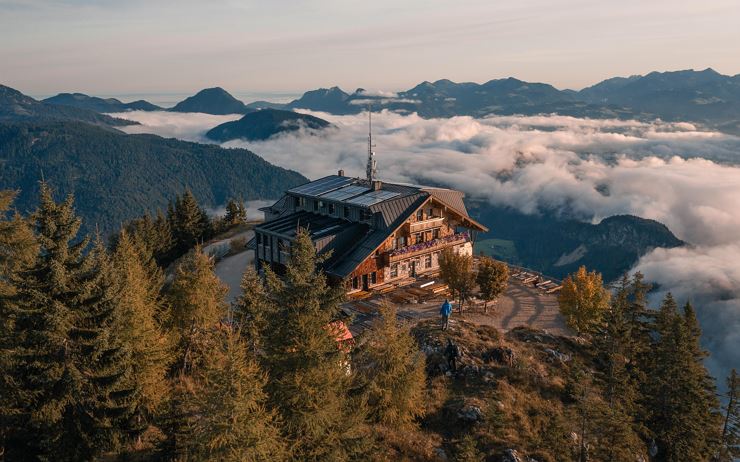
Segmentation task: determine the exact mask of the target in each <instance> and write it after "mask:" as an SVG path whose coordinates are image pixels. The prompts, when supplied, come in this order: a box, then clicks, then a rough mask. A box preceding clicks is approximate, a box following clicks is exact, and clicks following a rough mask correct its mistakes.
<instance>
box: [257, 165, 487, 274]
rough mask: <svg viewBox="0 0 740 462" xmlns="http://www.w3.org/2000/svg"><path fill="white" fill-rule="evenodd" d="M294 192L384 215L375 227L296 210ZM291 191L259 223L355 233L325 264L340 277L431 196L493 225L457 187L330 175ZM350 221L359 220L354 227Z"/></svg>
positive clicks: (285, 229) (279, 228)
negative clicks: (474, 210)
mask: <svg viewBox="0 0 740 462" xmlns="http://www.w3.org/2000/svg"><path fill="white" fill-rule="evenodd" d="M378 185H379V188H378V187H377V186H378ZM288 195H293V196H299V197H307V198H312V199H316V200H323V201H333V202H339V203H342V204H345V205H350V206H354V207H363V208H366V209H369V210H370V211H371V212H373V214H376V216H378V215H379V220H377V221H376V222H375V224H374V226H373V227H370V226H368V225H362V226H360V224H359V223H352V222H349V221H347V220H342V219H339V218H332V217H326V216H323V215H318V214H313V213H309V212H295V213H293V212H291V210H292V209H291V207H289V204H288V201H287V199H286V198H287V197H288ZM288 195H286V196H285V197H283V198H282V199H281V200H280V201H278V202H276V203H275V204H274V205H273V206H271V207H270V211H271V212H273V213H278V218H277V219H275V220H272V221H269V222H266V223H263V224H261V225H259V226H258V229H265V230H268V231H273V232H277V233H279V234H281V235H283V236H286V237H288V238H290V235H289V233H290V232H291V231H292V232H293V233H294V232H295V229H297V225H298V224H299V223H301V220H303V222H302V223H301V224H300V226H301V227H306V226H308V227H309V231H314V230H316V229H317V228H325V229H329V233H332V232H333V231H334V230H338V229H341V230H342V231H347V232H348V233H351V234H352V235H353V239H352V242H351V243H350V244H349V245H342V246H340V247H341V248H340V247H337V248H334V249H333V251H334V254H333V255H332V257H331V259H330V260H329V261H327V262H326V264H325V265H326V266H325V268H324V269H325V271H326V272H327V273H328V274H332V275H334V276H337V277H340V278H345V277H347V276H348V275H349V274H350V273H352V271H354V270H355V268H357V266H358V265H360V264H361V263H362V262H363V261H365V260H366V259H367V258H368V257H369V256H371V255H372V254H373V252H375V251H376V250H377V249H378V247H380V246H381V245H382V244H383V242H385V240H386V239H387V238H388V237H389V236H390V235H391V234H393V232H394V231H395V230H396V229H398V227H399V226H401V225H402V224H403V222H404V221H405V220H406V219H407V218H408V217H410V216H411V215H412V214H413V213H415V212H416V211H417V210H418V209H419V207H421V206H422V205H424V203H426V202H427V201H428V200H430V198H431V199H434V200H435V201H436V202H438V203H440V204H442V205H443V206H445V207H447V208H449V209H451V210H452V211H453V212H454V213H456V214H457V215H459V216H460V217H461V218H462V221H463V223H464V225H465V226H467V227H469V228H472V229H478V230H480V231H487V230H488V229H487V228H486V227H485V226H483V225H481V224H480V223H478V222H477V221H475V220H473V219H472V218H470V216H469V215H468V211H467V209H466V207H465V203H464V201H463V198H464V197H465V195H464V194H463V193H462V192H460V191H456V190H453V189H445V188H435V187H426V186H414V185H404V184H397V183H386V182H378V183H377V184H376V187H375V188H373V185H372V184H371V183H370V182H368V181H366V180H363V179H359V178H348V177H344V176H339V175H329V176H326V177H324V178H320V179H318V180H315V181H311V182H308V183H305V184H303V185H300V186H297V187H295V188H293V189H290V190H288ZM275 222H277V223H275ZM273 223H275V224H274V225H273ZM342 223H343V224H342ZM350 225H355V226H354V227H352V228H349V226H350ZM337 232H339V231H337ZM312 234H313V233H312ZM312 237H314V236H312Z"/></svg>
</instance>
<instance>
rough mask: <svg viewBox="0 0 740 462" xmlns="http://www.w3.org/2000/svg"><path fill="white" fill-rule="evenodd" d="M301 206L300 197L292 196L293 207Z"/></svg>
mask: <svg viewBox="0 0 740 462" xmlns="http://www.w3.org/2000/svg"><path fill="white" fill-rule="evenodd" d="M300 206H301V198H300V197H294V198H293V207H296V208H297V207H300Z"/></svg>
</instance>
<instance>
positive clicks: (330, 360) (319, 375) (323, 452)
mask: <svg viewBox="0 0 740 462" xmlns="http://www.w3.org/2000/svg"><path fill="white" fill-rule="evenodd" d="M316 265H317V258H316V251H315V249H314V247H313V243H312V242H311V238H310V237H309V235H308V233H307V232H306V231H305V230H300V231H299V232H298V233H297V235H296V238H295V241H294V242H293V245H292V247H291V259H290V263H289V264H288V265H287V267H286V272H285V277H284V278H283V279H279V278H277V276H275V275H274V274H273V273H271V272H270V271H269V270H268V271H267V273H268V274H267V277H268V289H269V293H270V297H271V298H272V300H273V302H274V306H275V312H274V313H273V314H272V316H270V318H269V320H268V325H267V329H266V332H265V341H264V354H265V363H266V365H267V371H268V374H269V381H268V388H267V389H268V394H269V396H270V403H271V405H272V406H273V407H274V408H275V409H277V410H278V411H279V413H280V416H281V418H282V421H283V426H284V429H285V432H286V436H287V437H288V439H289V441H290V445H291V452H292V456H293V458H294V459H295V460H307V461H312V460H313V461H318V460H322V461H340V460H351V459H353V458H356V457H359V454H361V453H362V452H363V451H364V450H365V449H366V448H367V445H366V443H367V432H366V429H365V426H364V424H363V422H362V420H363V412H362V407H361V406H360V405H359V403H357V402H356V401H354V400H350V399H349V398H348V393H349V391H350V385H351V382H352V377H351V375H350V374H349V373H348V370H347V364H348V362H347V360H348V358H347V353H346V351H345V349H343V348H340V347H339V345H338V343H337V335H338V334H339V332H338V331H337V329H335V327H334V326H337V324H333V323H334V322H335V321H336V319H337V317H338V315H339V301H340V299H341V289H339V288H337V289H330V288H329V287H328V286H327V283H326V278H325V276H324V275H323V273H321V272H319V271H317V269H316Z"/></svg>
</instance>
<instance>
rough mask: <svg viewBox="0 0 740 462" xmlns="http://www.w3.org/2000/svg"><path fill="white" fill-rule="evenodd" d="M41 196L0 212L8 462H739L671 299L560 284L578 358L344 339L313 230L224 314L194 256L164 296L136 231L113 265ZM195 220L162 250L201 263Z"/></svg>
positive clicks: (432, 324)
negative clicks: (29, 207) (277, 269)
mask: <svg viewBox="0 0 740 462" xmlns="http://www.w3.org/2000/svg"><path fill="white" fill-rule="evenodd" d="M54 196H55V195H54V193H53V191H52V190H51V188H50V187H49V186H48V185H47V184H42V187H41V191H40V194H39V198H38V207H37V209H36V210H35V213H34V214H33V215H30V216H18V215H15V216H12V217H10V216H7V213H5V212H7V210H8V209H9V207H10V204H11V203H12V199H13V197H12V193H10V192H8V191H2V192H0V211H2V212H3V213H2V214H0V244H2V250H3V251H2V252H0V314H2V316H0V424H1V425H0V459H3V460H5V461H9V462H11V461H12V462H17V461H24V462H25V461H37V460H49V461H51V460H54V461H58V462H80V461H101V460H106V461H107V460H110V461H119V460H120V461H123V460H136V461H152V462H154V461H177V462H205V461H221V462H243V461H271V462H272V461H275V462H281V461H296V462H297V461H316V462H318V461H337V462H339V461H378V462H380V461H389V460H393V461H396V460H399V461H430V460H431V461H439V462H444V461H451V460H454V461H460V462H463V461H465V462H467V461H488V462H525V461H527V462H532V461H538V462H586V461H593V462H607V461H609V462H613V461H652V462H683V461H697V462H709V461H712V462H715V461H716V462H730V461H732V460H733V458H735V457H737V456H738V455H740V452H738V450H739V447H738V442H739V441H738V435H739V433H738V430H739V428H740V427H739V426H738V424H739V422H740V420H739V419H740V416H739V411H740V409H738V406H737V396H738V391H739V390H740V387H738V380H737V375H736V372H735V371H733V372H732V373H731V375H730V377H729V379H728V387H727V390H728V391H727V394H726V395H725V396H724V403H725V404H724V405H720V402H719V401H718V399H717V396H716V388H715V384H714V381H713V380H712V379H711V378H710V377H709V376H708V374H707V371H706V369H705V367H704V366H703V363H702V361H703V359H704V358H705V357H706V355H707V353H706V352H704V351H703V350H702V348H701V347H700V346H699V338H700V336H701V329H700V327H699V324H698V322H697V319H696V315H695V312H694V309H693V307H692V306H691V305H690V304H689V303H685V304H684V303H683V301H681V302H679V301H677V300H674V299H673V298H672V296H671V295H670V294H669V295H667V296H666V297H665V299H664V300H663V302H662V303H661V305H660V307H653V308H657V309H650V307H648V306H647V303H646V294H647V291H648V290H649V286H648V285H647V284H645V283H644V281H643V279H642V277H641V276H640V275H639V274H637V275H635V276H634V277H632V278H627V277H625V278H624V279H623V280H622V283H621V284H619V285H618V287H617V289H616V290H615V291H614V293H613V294H612V295H611V297H610V296H609V294H607V292H606V289H605V288H603V287H602V286H601V278H600V276H599V275H597V274H596V273H586V271H585V270H582V271H579V272H578V274H576V275H574V276H573V278H572V279H570V278H569V279H568V280H567V281H566V282H565V284H564V288H563V292H562V294H561V297H560V298H561V312H563V313H566V311H565V307H570V309H569V311H567V313H568V323H569V324H570V325H571V326H573V327H574V328H577V329H578V331H579V336H578V337H560V336H554V335H551V334H549V333H547V332H546V331H536V330H532V329H527V328H517V329H514V330H512V331H510V332H508V333H502V332H499V331H497V330H496V329H494V328H492V327H488V326H479V325H475V324H472V323H469V322H466V321H464V320H462V319H461V314H460V313H457V312H456V313H455V314H454V315H453V318H454V320H453V322H452V324H451V325H450V326H449V328H445V329H444V330H443V329H442V328H441V326H440V324H439V323H438V322H437V321H436V320H427V321H422V322H420V323H419V324H417V325H416V326H414V327H413V328H412V327H411V326H410V325H409V324H408V323H407V322H406V321H404V322H402V323H399V322H398V318H397V313H396V309H395V307H394V306H392V305H388V304H386V305H384V306H382V307H380V309H379V312H377V313H374V314H373V319H372V322H371V325H370V326H369V327H368V329H367V330H365V331H364V332H362V334H360V335H359V336H358V337H355V338H348V336H347V330H346V327H345V326H346V324H345V323H350V322H351V321H352V320H351V319H347V318H346V316H345V315H344V314H343V312H342V310H341V306H340V304H339V303H340V301H341V300H342V290H341V288H337V287H331V286H329V285H328V284H327V281H326V278H325V276H324V275H323V273H322V272H321V271H319V270H318V269H317V264H318V260H317V257H316V254H315V249H314V246H313V244H312V242H311V239H310V237H309V235H308V233H307V232H306V231H305V230H304V231H301V230H299V232H298V233H297V237H296V241H295V243H294V244H293V247H292V249H291V257H290V262H289V264H288V266H287V268H286V271H285V274H284V276H282V277H278V276H277V275H276V274H275V273H273V272H271V271H270V270H266V272H265V275H264V277H261V276H260V275H258V274H257V272H256V271H254V269H252V268H249V269H247V270H246V272H245V273H244V275H243V278H242V284H241V287H242V291H243V293H242V295H241V296H240V297H239V298H238V299H237V300H236V301H235V302H234V303H233V305H232V306H228V305H227V304H226V302H225V299H224V297H225V295H226V292H227V289H226V287H225V286H224V284H223V283H221V282H220V281H219V280H218V278H217V277H216V276H215V274H214V272H213V261H212V260H211V259H210V258H209V257H208V256H207V255H205V254H204V253H203V252H202V251H201V249H200V248H199V247H197V246H196V247H194V248H192V249H191V250H190V251H189V252H188V253H186V254H185V255H184V256H183V257H182V258H180V259H179V261H178V262H177V263H176V265H175V268H174V270H173V271H172V274H171V277H170V278H165V275H164V273H163V268H161V267H159V266H158V265H157V263H156V262H155V260H154V259H153V256H152V253H151V250H150V246H149V244H150V242H149V241H148V237H147V233H142V232H140V231H141V230H143V229H144V228H141V227H139V226H133V227H131V231H132V232H129V231H121V232H120V233H119V234H118V235H117V237H116V239H114V240H113V242H112V245H111V246H110V248H106V247H105V246H104V245H103V244H102V243H101V242H100V241H96V242H92V243H91V241H90V240H87V239H83V240H80V238H81V237H83V236H81V235H80V234H79V233H78V230H79V225H80V220H79V218H78V217H76V216H75V213H74V199H73V198H72V197H70V198H68V199H66V200H64V201H62V202H58V201H57V200H55V197H54ZM236 215H238V214H236ZM236 215H234V218H237V217H236ZM199 217H202V211H199V209H198V206H197V204H196V203H195V202H194V200H193V198H192V197H190V196H189V195H187V194H186V195H184V196H181V197H179V198H178V200H177V205H176V206H175V207H174V208H173V209H172V211H171V213H170V214H169V215H168V218H167V219H165V220H163V221H162V223H161V224H162V228H161V229H162V230H163V231H165V233H164V234H169V235H170V236H171V237H173V238H175V239H176V240H179V242H180V243H182V244H186V245H191V246H192V245H193V244H194V240H193V239H187V240H181V239H177V237H178V235H180V237H186V236H185V235H184V234H183V232H185V234H188V235H190V237H192V236H193V235H192V233H191V231H193V230H196V228H198V226H196V228H193V227H191V226H190V225H193V224H196V225H197V223H198V222H200V221H201V220H200V218H199ZM237 221H238V220H237ZM169 226H171V228H169V229H168V227H169ZM457 257H458V258H471V257H469V256H464V255H458V256H457ZM445 258H447V257H445ZM469 267H470V268H471V269H470V271H474V270H473V269H472V265H471V266H469ZM475 279H476V280H482V279H481V278H480V277H475ZM577 320H580V321H583V322H575V321H577Z"/></svg>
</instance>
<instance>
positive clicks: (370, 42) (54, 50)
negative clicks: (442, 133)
mask: <svg viewBox="0 0 740 462" xmlns="http://www.w3.org/2000/svg"><path fill="white" fill-rule="evenodd" d="M738 24H740V3H738V1H737V0H703V1H685V0H670V1H665V0H651V1H644V0H619V1H615V0H598V1H594V0H517V1H508V2H502V1H491V0H458V1H454V2H453V1H449V0H447V1H442V0H404V1H398V0H393V1H388V0H373V1H364V2H359V1H354V0H313V1H310V0H241V1H240V0H209V1H195V0H127V1H120V0H0V83H1V84H4V85H8V86H11V87H13V88H17V89H19V90H21V91H23V92H24V93H27V94H31V95H37V96H41V95H52V94H56V93H59V92H66V91H80V92H84V93H89V94H97V95H126V94H137V95H141V94H147V93H152V94H161V93H166V92H170V93H185V94H189V93H194V92H195V91H197V90H199V89H201V88H205V87H210V86H216V85H218V86H222V87H224V88H226V89H227V90H229V91H232V92H255V93H259V92H295V93H300V92H303V91H305V90H309V89H313V88H318V87H328V86H333V85H339V86H340V87H342V88H343V89H345V90H348V91H352V90H354V89H355V88H358V87H363V88H370V89H383V90H403V89H407V88H410V87H412V86H414V85H415V84H417V83H419V82H421V81H424V80H430V81H434V80H437V79H441V78H449V79H451V80H454V81H476V82H485V81H487V80H490V79H494V78H504V77H509V76H515V77H517V78H520V79H523V80H528V81H539V82H547V83H551V84H553V85H555V86H556V87H558V88H573V89H579V88H582V87H585V86H588V85H591V84H594V83H596V82H598V81H600V80H602V79H605V78H609V77H613V76H627V75H633V74H645V73H647V72H650V71H653V70H659V71H667V70H679V69H691V68H693V69H704V68H707V67H712V68H714V69H715V70H717V71H718V72H721V73H724V74H731V75H734V74H737V73H740V58H739V57H738V44H740V27H738V26H737V25H738Z"/></svg>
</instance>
